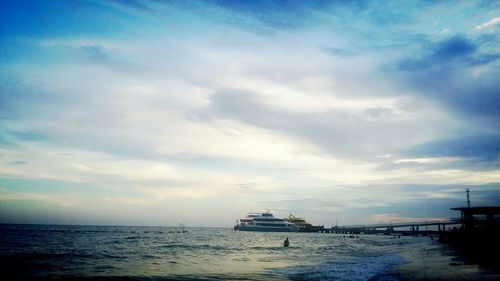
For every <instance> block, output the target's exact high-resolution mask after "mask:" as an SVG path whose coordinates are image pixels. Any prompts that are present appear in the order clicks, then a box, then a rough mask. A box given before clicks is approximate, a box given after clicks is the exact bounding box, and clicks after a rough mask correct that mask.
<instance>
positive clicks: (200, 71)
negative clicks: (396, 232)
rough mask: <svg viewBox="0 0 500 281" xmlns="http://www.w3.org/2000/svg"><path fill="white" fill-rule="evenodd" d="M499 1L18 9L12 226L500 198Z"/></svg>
mask: <svg viewBox="0 0 500 281" xmlns="http://www.w3.org/2000/svg"><path fill="white" fill-rule="evenodd" d="M498 11H500V2H498V1H389V2H388V1H153V0H151V1H140V0H129V1H127V0H119V1H2V2H1V7H0V20H1V23H0V44H1V45H0V62H1V63H0V222H15V223H74V224H126V225H176V224H177V223H185V224H187V225H200V226H231V225H232V224H233V223H234V221H235V220H236V219H238V218H240V217H242V216H244V215H245V214H246V213H247V212H248V211H261V210H265V208H269V209H271V210H273V212H275V213H276V214H277V215H280V216H285V215H287V214H288V213H289V212H292V213H293V214H295V215H297V216H303V217H306V218H307V219H308V220H310V221H311V222H313V223H319V224H325V225H333V224H335V221H338V222H339V224H358V223H378V222H389V221H408V220H427V219H439V218H447V217H452V216H456V215H457V214H454V213H453V212H452V211H450V210H449V208H450V207H456V206H463V205H464V204H465V193H464V190H465V188H467V187H468V188H470V189H471V191H472V193H471V195H472V203H473V205H483V206H484V205H498V204H500V168H499V167H500V165H499V164H500V161H499V152H500V110H498V108H500V79H498V77H500V43H499V42H500V41H499V40H498V35H499V30H500V13H499V12H498Z"/></svg>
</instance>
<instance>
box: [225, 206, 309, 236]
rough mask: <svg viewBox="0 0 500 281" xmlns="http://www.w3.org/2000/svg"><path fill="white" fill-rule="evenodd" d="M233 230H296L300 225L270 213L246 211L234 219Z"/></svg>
mask: <svg viewBox="0 0 500 281" xmlns="http://www.w3.org/2000/svg"><path fill="white" fill-rule="evenodd" d="M234 229H235V230H241V231H266V232H269V231H274V232H297V231H299V229H300V227H298V226H296V225H295V224H293V223H291V222H286V221H285V220H284V219H280V218H276V217H274V216H273V214H272V213H270V212H269V210H268V211H266V212H265V213H248V215H247V216H246V217H245V218H243V219H240V220H239V222H238V221H236V225H235V226H234Z"/></svg>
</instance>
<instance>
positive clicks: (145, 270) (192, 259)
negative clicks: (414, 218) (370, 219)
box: [0, 225, 435, 281]
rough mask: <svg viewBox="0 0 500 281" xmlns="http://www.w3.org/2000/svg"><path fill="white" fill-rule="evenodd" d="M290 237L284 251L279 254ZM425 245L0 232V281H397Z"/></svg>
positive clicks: (130, 229) (186, 233)
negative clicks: (402, 268) (406, 255)
mask: <svg viewBox="0 0 500 281" xmlns="http://www.w3.org/2000/svg"><path fill="white" fill-rule="evenodd" d="M286 237H288V238H289V240H290V247H287V248H285V247H283V240H284V239H285V238H286ZM430 243H435V242H433V241H431V240H430V238H429V237H405V236H400V237H399V238H398V237H397V236H388V235H343V234H332V233H273V232H243V231H235V230H233V229H230V228H197V227H186V228H181V227H134V226H63V225H0V264H1V265H2V268H3V269H2V270H1V273H0V274H2V275H3V276H4V277H3V278H1V279H2V280H115V281H117V280H374V281H376V280H379V281H380V280H399V279H398V277H397V276H396V275H394V274H392V273H391V272H392V269H393V268H395V267H397V266H398V265H402V264H405V263H408V261H407V260H405V258H404V257H403V255H402V254H403V253H408V252H410V253H413V252H414V253H417V252H419V251H423V249H429V247H430V245H431V246H432V245H433V244H430Z"/></svg>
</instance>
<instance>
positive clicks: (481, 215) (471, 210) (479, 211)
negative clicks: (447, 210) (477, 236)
mask: <svg viewBox="0 0 500 281" xmlns="http://www.w3.org/2000/svg"><path fill="white" fill-rule="evenodd" d="M451 210H454V211H460V212H461V223H462V227H463V229H464V230H465V231H475V230H489V231H492V230H496V231H499V230H500V207H497V206H495V207H470V206H469V207H460V208H451Z"/></svg>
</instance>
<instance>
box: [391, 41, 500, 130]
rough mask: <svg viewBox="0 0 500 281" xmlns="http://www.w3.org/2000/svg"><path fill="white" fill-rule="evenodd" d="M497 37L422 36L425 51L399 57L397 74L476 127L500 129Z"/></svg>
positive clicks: (408, 83) (425, 95)
mask: <svg viewBox="0 0 500 281" xmlns="http://www.w3.org/2000/svg"><path fill="white" fill-rule="evenodd" d="M494 38H495V37H491V36H486V37H485V36H479V37H478V38H476V39H474V40H472V39H469V38H467V37H465V36H462V35H456V36H453V37H450V38H448V39H445V40H442V41H439V42H431V41H426V40H423V41H422V42H421V45H422V49H423V50H425V53H424V54H422V55H421V56H420V57H418V56H417V58H414V57H415V55H412V56H408V57H407V58H404V59H402V60H400V61H399V62H398V63H397V69H396V71H395V74H396V75H399V77H400V78H401V81H403V83H404V84H406V85H405V86H408V85H409V86H411V87H412V88H414V89H416V90H417V92H418V94H419V95H422V96H424V97H425V98H428V99H432V100H435V101H437V102H439V103H440V104H441V105H442V106H443V109H444V110H451V111H452V112H454V113H456V115H457V117H460V118H461V119H463V120H466V122H468V123H470V124H471V125H473V126H475V127H483V128H484V127H486V128H489V129H490V130H492V129H493V130H494V131H496V132H499V130H500V111H499V110H498V108H500V80H499V79H498V77H500V69H499V68H498V67H497V66H496V65H495V64H496V62H497V60H498V59H499V58H500V54H499V53H498V52H497V51H495V48H494V47H492V46H493V45H494V43H493V41H492V40H494ZM492 44H493V45H492ZM478 66H481V68H478Z"/></svg>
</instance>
